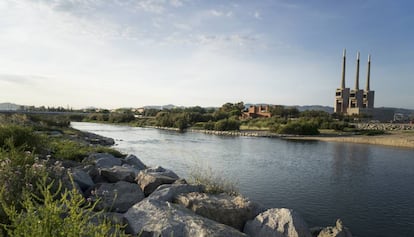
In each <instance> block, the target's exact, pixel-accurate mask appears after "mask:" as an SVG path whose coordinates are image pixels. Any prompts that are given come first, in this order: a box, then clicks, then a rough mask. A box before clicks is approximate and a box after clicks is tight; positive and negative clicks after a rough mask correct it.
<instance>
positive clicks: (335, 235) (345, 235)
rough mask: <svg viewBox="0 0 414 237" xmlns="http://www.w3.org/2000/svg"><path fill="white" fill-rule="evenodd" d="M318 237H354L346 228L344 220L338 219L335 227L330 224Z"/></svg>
mask: <svg viewBox="0 0 414 237" xmlns="http://www.w3.org/2000/svg"><path fill="white" fill-rule="evenodd" d="M318 237H352V234H351V232H350V231H349V229H348V228H346V227H345V226H344V225H343V223H342V221H341V220H340V219H338V220H337V221H336V225H335V226H334V227H332V226H329V227H326V228H324V229H323V230H322V231H321V232H320V233H319V235H318Z"/></svg>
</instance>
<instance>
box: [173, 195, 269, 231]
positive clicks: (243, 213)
mask: <svg viewBox="0 0 414 237" xmlns="http://www.w3.org/2000/svg"><path fill="white" fill-rule="evenodd" d="M176 203H178V204H181V205H183V206H184V207H186V208H188V209H190V210H192V211H194V212H195V213H196V214H198V215H200V216H204V217H206V218H209V219H211V220H215V221H217V222H219V223H222V224H225V225H228V226H231V227H234V228H236V229H238V230H240V231H243V227H244V224H245V223H246V221H248V220H252V219H253V218H254V217H255V216H256V215H257V214H259V213H260V212H261V211H263V209H261V208H260V207H259V206H258V205H257V204H255V203H253V202H251V201H250V200H249V199H247V198H245V197H243V196H241V195H237V196H230V195H228V194H225V193H221V194H207V193H199V192H193V193H187V194H182V195H180V196H178V197H177V199H176Z"/></svg>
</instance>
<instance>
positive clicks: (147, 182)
mask: <svg viewBox="0 0 414 237" xmlns="http://www.w3.org/2000/svg"><path fill="white" fill-rule="evenodd" d="M178 178H179V177H178V176H177V175H176V174H175V173H174V172H172V171H171V170H167V169H164V168H162V167H157V168H151V169H146V170H142V171H140V172H139V174H138V176H137V178H136V181H137V183H138V185H139V186H140V187H141V189H142V191H144V194H145V196H148V195H150V194H151V193H152V192H154V191H155V189H157V187H158V186H160V185H162V184H172V183H174V182H175V181H176V180H177V179H178Z"/></svg>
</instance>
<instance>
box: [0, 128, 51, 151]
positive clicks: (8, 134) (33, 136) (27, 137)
mask: <svg viewBox="0 0 414 237" xmlns="http://www.w3.org/2000/svg"><path fill="white" fill-rule="evenodd" d="M7 141H10V142H11V143H12V144H6V143H7ZM10 145H12V146H14V147H23V148H24V149H25V150H28V151H33V150H40V149H42V148H43V145H44V137H42V136H41V135H40V134H37V133H35V132H34V131H33V129H32V128H30V127H25V126H20V125H12V124H10V125H0V147H1V148H6V149H7V147H10Z"/></svg>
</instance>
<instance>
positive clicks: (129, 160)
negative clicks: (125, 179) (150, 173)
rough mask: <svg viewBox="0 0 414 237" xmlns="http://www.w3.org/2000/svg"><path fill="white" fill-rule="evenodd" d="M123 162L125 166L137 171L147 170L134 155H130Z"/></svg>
mask: <svg viewBox="0 0 414 237" xmlns="http://www.w3.org/2000/svg"><path fill="white" fill-rule="evenodd" d="M123 162H124V164H128V165H130V166H132V167H134V168H135V169H137V170H144V169H146V168H147V166H146V165H145V164H144V163H142V161H141V160H140V159H139V158H138V157H136V156H134V155H128V156H127V157H125V159H124V161H123Z"/></svg>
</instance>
